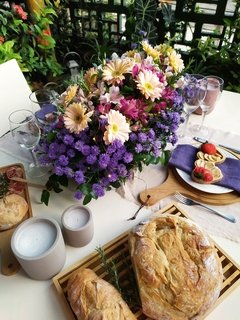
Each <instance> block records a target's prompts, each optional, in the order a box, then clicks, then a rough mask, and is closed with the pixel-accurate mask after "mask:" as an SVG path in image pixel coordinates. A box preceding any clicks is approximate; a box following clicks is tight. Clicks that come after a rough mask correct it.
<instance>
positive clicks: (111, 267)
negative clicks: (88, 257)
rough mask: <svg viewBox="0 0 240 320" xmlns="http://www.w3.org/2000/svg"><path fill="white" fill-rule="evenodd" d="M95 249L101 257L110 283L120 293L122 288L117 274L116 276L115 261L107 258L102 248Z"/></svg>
mask: <svg viewBox="0 0 240 320" xmlns="http://www.w3.org/2000/svg"><path fill="white" fill-rule="evenodd" d="M96 251H97V252H98V254H99V256H100V258H101V261H102V265H103V267H104V268H105V270H106V272H107V273H108V274H109V276H110V282H111V284H112V285H113V286H114V287H115V288H116V289H117V290H118V291H119V292H120V293H121V294H122V289H121V287H120V285H119V276H118V272H117V267H116V264H115V262H114V261H113V260H108V259H107V257H106V254H105V252H104V250H103V248H101V247H97V248H96Z"/></svg>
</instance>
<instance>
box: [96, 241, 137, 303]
mask: <svg viewBox="0 0 240 320" xmlns="http://www.w3.org/2000/svg"><path fill="white" fill-rule="evenodd" d="M96 251H97V252H98V254H99V256H100V259H101V262H102V265H103V267H104V269H105V271H106V272H107V274H108V275H109V277H110V282H111V284H112V285H113V286H114V287H115V288H116V289H117V290H118V291H119V292H120V294H121V295H122V297H123V299H124V300H125V301H126V302H127V303H128V304H129V305H131V306H132V308H139V307H140V305H141V304H140V298H139V294H138V289H137V283H136V279H135V276H134V272H133V268H132V266H131V264H130V263H129V262H128V261H127V257H126V255H125V254H123V257H122V258H123V261H124V264H125V267H126V270H127V279H126V280H128V281H129V284H130V285H127V286H123V285H121V283H120V281H119V274H118V270H117V267H116V264H115V262H114V260H112V259H108V258H107V257H106V254H105V252H104V250H103V248H101V247H97V248H96Z"/></svg>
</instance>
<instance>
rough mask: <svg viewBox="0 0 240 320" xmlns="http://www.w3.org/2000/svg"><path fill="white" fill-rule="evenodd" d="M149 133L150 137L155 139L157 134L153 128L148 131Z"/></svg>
mask: <svg viewBox="0 0 240 320" xmlns="http://www.w3.org/2000/svg"><path fill="white" fill-rule="evenodd" d="M147 135H148V138H149V139H155V136H156V135H155V131H154V130H153V129H152V128H151V129H150V130H149V131H148V133H147Z"/></svg>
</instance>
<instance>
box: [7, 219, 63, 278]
mask: <svg viewBox="0 0 240 320" xmlns="http://www.w3.org/2000/svg"><path fill="white" fill-rule="evenodd" d="M11 248H12V251H13V253H14V255H15V256H16V258H17V260H18V261H19V263H20V265H21V266H22V268H23V269H24V271H25V272H26V273H27V274H28V275H29V276H30V277H31V278H33V279H36V280H48V279H50V278H52V277H53V276H54V275H56V274H57V273H58V272H59V271H60V270H61V269H62V267H63V265H64V263H65V260H66V248H65V243H64V240H63V236H62V231H61V228H60V226H59V224H58V223H57V221H55V220H54V219H51V218H37V217H32V218H29V219H27V220H25V221H24V222H22V223H21V224H20V225H19V226H18V227H17V228H16V230H15V231H14V233H13V235H12V238H11Z"/></svg>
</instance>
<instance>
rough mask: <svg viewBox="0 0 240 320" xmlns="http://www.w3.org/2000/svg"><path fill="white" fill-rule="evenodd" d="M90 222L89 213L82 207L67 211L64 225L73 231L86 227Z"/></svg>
mask: <svg viewBox="0 0 240 320" xmlns="http://www.w3.org/2000/svg"><path fill="white" fill-rule="evenodd" d="M88 221H89V213H88V211H87V210H85V209H84V208H82V207H74V208H72V209H71V210H69V211H66V212H65V214H64V216H63V223H64V224H65V226H66V227H68V228H71V229H73V230H76V229H80V228H82V227H84V226H85V225H86V224H87V223H88Z"/></svg>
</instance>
